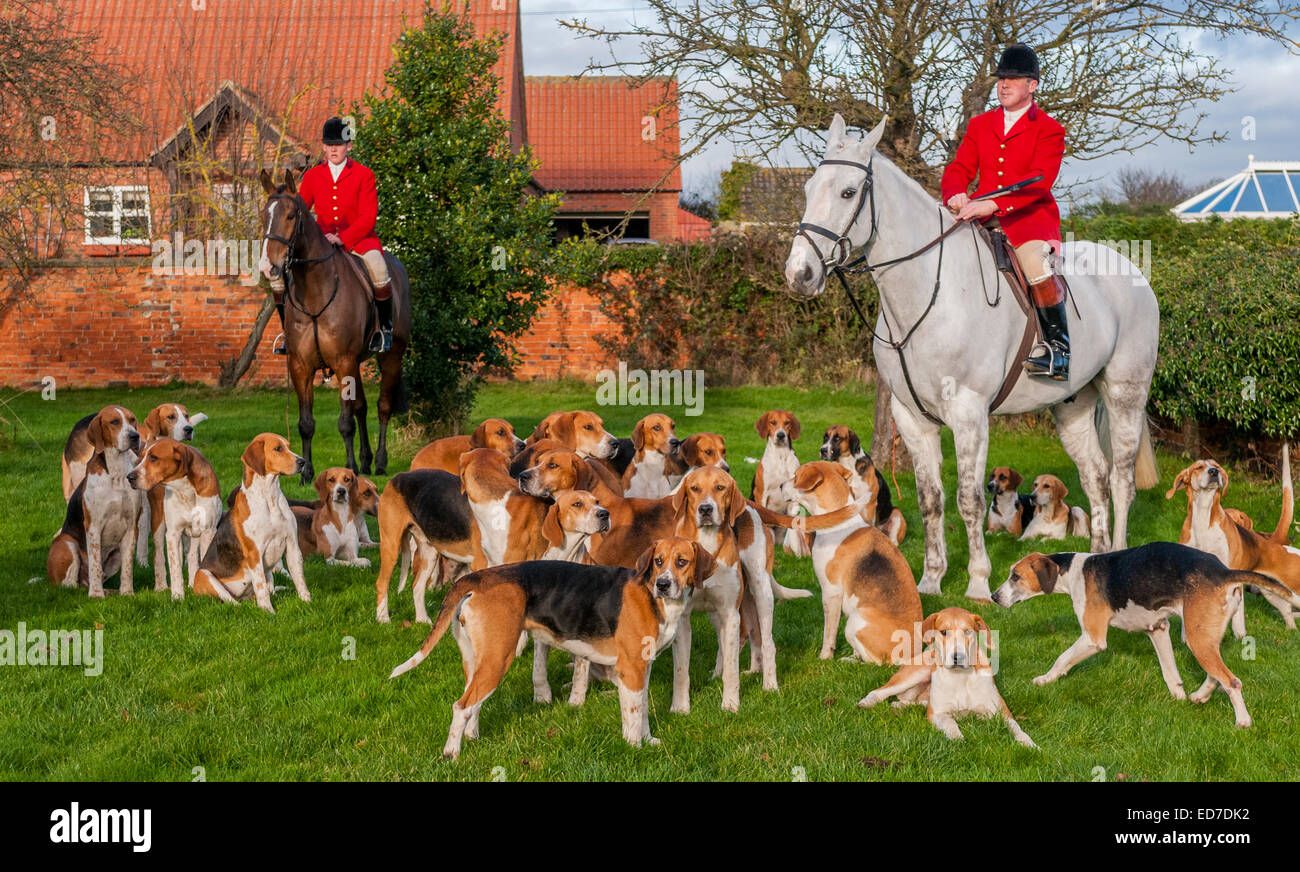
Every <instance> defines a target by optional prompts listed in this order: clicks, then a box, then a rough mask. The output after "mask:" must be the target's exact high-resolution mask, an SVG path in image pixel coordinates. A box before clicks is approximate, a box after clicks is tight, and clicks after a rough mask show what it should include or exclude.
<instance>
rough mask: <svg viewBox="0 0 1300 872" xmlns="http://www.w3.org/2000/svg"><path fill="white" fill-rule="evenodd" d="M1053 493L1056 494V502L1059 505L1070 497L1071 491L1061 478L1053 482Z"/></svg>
mask: <svg viewBox="0 0 1300 872" xmlns="http://www.w3.org/2000/svg"><path fill="white" fill-rule="evenodd" d="M1052 491H1053V492H1054V493H1055V494H1056V501H1057V502H1058V503H1059V502H1061V501H1063V500H1064V499H1065V498H1066V497H1068V496H1069V495H1070V489H1069V488H1068V487H1066V486H1065V482H1063V481H1061V480H1060V479H1059V478H1058V479H1056V480H1055V481H1053V482H1052Z"/></svg>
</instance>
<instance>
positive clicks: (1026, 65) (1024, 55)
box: [993, 42, 1038, 82]
mask: <svg viewBox="0 0 1300 872" xmlns="http://www.w3.org/2000/svg"><path fill="white" fill-rule="evenodd" d="M993 75H995V76H997V77H998V78H999V79H1033V80H1034V81H1035V82H1036V81H1038V55H1036V54H1034V50H1033V49H1032V48H1030V47H1029V46H1027V45H1025V44H1024V43H1021V42H1017V43H1015V44H1014V45H1009V46H1007V48H1006V51H1004V52H1002V58H1001V60H999V61H998V68H997V69H996V70H994V71H993Z"/></svg>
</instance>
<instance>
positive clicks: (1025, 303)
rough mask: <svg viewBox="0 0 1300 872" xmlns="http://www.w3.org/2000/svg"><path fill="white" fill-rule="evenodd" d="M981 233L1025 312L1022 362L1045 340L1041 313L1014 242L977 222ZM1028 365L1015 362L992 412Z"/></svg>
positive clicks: (1018, 356)
mask: <svg viewBox="0 0 1300 872" xmlns="http://www.w3.org/2000/svg"><path fill="white" fill-rule="evenodd" d="M977 226H978V227H979V232H980V236H981V237H983V239H984V242H985V243H986V244H987V245H988V246H989V250H990V251H991V252H992V253H993V262H994V264H996V266H997V268H998V272H1000V273H1002V275H1003V276H1004V277H1005V278H1006V280H1007V284H1008V285H1009V286H1010V287H1011V295H1012V296H1013V297H1015V300H1016V303H1017V304H1018V305H1019V306H1020V311H1022V312H1024V313H1025V332H1024V335H1022V336H1021V338H1020V348H1019V349H1018V350H1017V351H1016V361H1022V360H1024V359H1025V358H1027V357H1028V356H1029V352H1030V351H1031V350H1032V349H1033V347H1034V344H1035V343H1038V342H1042V341H1043V336H1042V328H1041V327H1040V326H1039V324H1038V315H1037V313H1036V312H1035V311H1034V307H1033V304H1032V303H1030V301H1029V282H1028V281H1026V279H1025V274H1024V272H1023V271H1022V270H1021V269H1020V261H1018V260H1016V250H1015V248H1014V247H1012V245H1011V242H1010V241H1009V240H1008V239H1007V237H1006V234H1004V233H1003V232H1002V231H1000V230H989V229H988V228H987V227H984V226H982V225H977ZM1024 371H1025V368H1024V367H1023V366H1021V365H1019V363H1018V362H1017V363H1013V364H1012V365H1011V369H1010V370H1008V371H1007V375H1006V378H1004V379H1003V380H1002V387H1001V388H999V389H998V393H997V396H995V397H994V398H993V402H992V403H991V404H990V405H989V412H993V411H994V410H996V409H997V408H998V407H999V406H1001V405H1002V403H1003V402H1005V401H1006V398H1007V397H1008V396H1009V395H1010V394H1011V391H1012V389H1013V388H1014V387H1015V386H1016V382H1018V381H1019V380H1020V376H1021V374H1022V373H1024Z"/></svg>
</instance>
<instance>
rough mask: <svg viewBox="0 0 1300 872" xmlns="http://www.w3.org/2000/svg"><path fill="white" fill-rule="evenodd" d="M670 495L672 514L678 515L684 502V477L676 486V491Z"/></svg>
mask: <svg viewBox="0 0 1300 872" xmlns="http://www.w3.org/2000/svg"><path fill="white" fill-rule="evenodd" d="M672 497H673V514H674V515H680V514H681V513H682V506H683V505H684V504H685V503H686V480H685V479H683V480H682V483H681V484H680V485H678V486H677V491H676V492H675V493H674V494H673V495H672Z"/></svg>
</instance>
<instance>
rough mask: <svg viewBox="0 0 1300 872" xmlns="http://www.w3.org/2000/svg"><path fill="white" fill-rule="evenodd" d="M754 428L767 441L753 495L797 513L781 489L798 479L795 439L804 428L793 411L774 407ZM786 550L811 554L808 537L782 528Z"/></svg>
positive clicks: (786, 512) (780, 538) (767, 505)
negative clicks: (795, 476)
mask: <svg viewBox="0 0 1300 872" xmlns="http://www.w3.org/2000/svg"><path fill="white" fill-rule="evenodd" d="M754 430H755V431H757V432H758V435H759V437H760V438H761V439H762V440H763V441H764V446H763V456H762V457H760V458H759V460H758V467H757V468H756V469H755V470H754V483H753V485H752V486H751V488H750V491H749V498H750V499H751V500H753V501H754V502H756V503H758V504H759V505H760V506H764V507H765V508H768V509H771V510H772V511H774V512H778V513H780V514H782V515H793V514H794V513H795V507H794V506H792V505H791V504H790V501H789V500H788V499H786V497H785V496H784V495H783V494H782V492H781V485H782V484H783V483H785V482H787V481H789V480H790V479H792V478H794V474H795V472H797V471H798V469H799V458H798V457H797V456H796V455H795V453H794V443H795V440H796V439H798V438H799V434H800V433H801V432H802V428H801V427H800V426H799V419H798V418H796V417H795V415H794V413H793V412H787V411H786V410H784V409H772V410H771V411H767V412H764V413H763V414H762V415H760V416H759V419H758V420H757V421H755V422H754ZM777 540H778V542H780V543H781V544H782V545H783V546H784V547H785V550H786V551H788V552H789V553H791V554H794V555H796V556H798V557H807V556H808V554H809V551H808V539H807V537H806V536H804V535H802V534H800V533H796V532H794V531H792V530H791V531H784V530H783V531H782V532H781V533H780V534H778V536H777Z"/></svg>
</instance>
